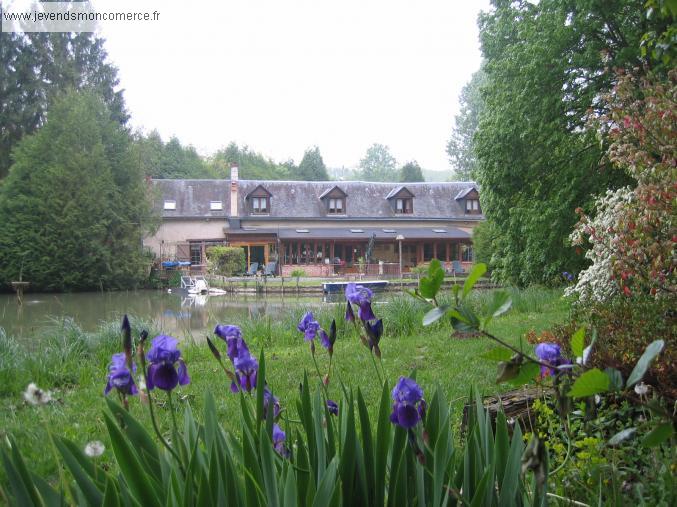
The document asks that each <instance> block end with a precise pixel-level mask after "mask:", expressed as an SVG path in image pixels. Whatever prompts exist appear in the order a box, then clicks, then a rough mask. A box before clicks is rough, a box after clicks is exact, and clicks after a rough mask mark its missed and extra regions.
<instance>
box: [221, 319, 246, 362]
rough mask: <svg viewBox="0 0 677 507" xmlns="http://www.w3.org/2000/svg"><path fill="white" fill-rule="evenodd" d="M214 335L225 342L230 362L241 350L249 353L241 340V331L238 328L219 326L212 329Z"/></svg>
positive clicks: (242, 339)
mask: <svg viewBox="0 0 677 507" xmlns="http://www.w3.org/2000/svg"><path fill="white" fill-rule="evenodd" d="M214 334H215V335H216V336H218V337H219V338H221V339H222V340H224V341H225V342H226V345H227V346H228V357H229V358H230V360H231V362H234V361H235V358H236V357H237V356H238V355H239V353H240V350H241V349H244V350H245V351H246V352H249V348H247V344H246V343H245V341H244V338H242V330H241V329H240V328H239V327H238V326H230V325H222V324H219V325H217V326H216V327H215V328H214Z"/></svg>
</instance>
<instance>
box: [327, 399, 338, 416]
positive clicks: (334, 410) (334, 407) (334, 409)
mask: <svg viewBox="0 0 677 507" xmlns="http://www.w3.org/2000/svg"><path fill="white" fill-rule="evenodd" d="M327 409H329V413H330V414H333V415H338V411H339V407H338V404H337V403H336V402H335V401H334V400H327Z"/></svg>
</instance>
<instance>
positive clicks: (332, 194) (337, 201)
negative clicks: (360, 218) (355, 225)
mask: <svg viewBox="0 0 677 507" xmlns="http://www.w3.org/2000/svg"><path fill="white" fill-rule="evenodd" d="M347 196H348V194H346V193H345V192H344V191H343V190H342V189H341V188H340V187H339V186H337V185H336V186H333V187H331V188H328V189H327V190H325V191H324V192H322V193H321V194H320V201H322V203H323V204H324V206H325V209H326V210H327V215H345V214H346V197H347Z"/></svg>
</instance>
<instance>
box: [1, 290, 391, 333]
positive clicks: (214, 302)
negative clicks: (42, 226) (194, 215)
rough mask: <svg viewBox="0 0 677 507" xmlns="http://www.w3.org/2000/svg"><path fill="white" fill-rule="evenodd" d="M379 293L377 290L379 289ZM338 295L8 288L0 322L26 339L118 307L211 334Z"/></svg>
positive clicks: (115, 314) (88, 325) (169, 329)
mask: <svg viewBox="0 0 677 507" xmlns="http://www.w3.org/2000/svg"><path fill="white" fill-rule="evenodd" d="M381 296H382V295H381ZM339 301H341V302H342V301H343V296H342V295H330V296H323V295H320V294H314V295H310V296H296V295H292V296H290V295H285V296H284V297H282V296H281V295H278V294H275V295H270V294H269V295H267V296H262V295H255V294H237V295H219V296H203V295H196V296H190V295H188V294H186V293H185V292H179V293H177V292H176V291H175V292H173V293H169V292H167V291H159V290H143V291H128V292H103V293H101V292H79V293H69V294H38V293H28V294H26V295H25V296H24V304H23V305H21V306H19V305H18V304H17V300H16V296H15V295H13V294H0V327H1V328H3V329H4V330H5V333H6V334H7V335H8V336H13V337H16V338H17V339H19V340H30V339H31V338H34V337H37V336H39V335H40V333H41V331H42V330H44V329H45V328H48V327H50V326H53V325H54V324H55V323H57V322H59V321H61V320H63V319H64V318H72V319H73V320H74V321H75V322H76V323H77V325H78V326H79V327H80V328H81V329H83V330H84V331H95V330H96V329H97V328H98V326H99V325H100V324H101V323H102V322H105V321H110V320H114V319H118V318H120V316H121V315H122V314H124V313H127V314H130V315H134V316H136V317H140V318H142V319H144V320H148V321H153V322H154V323H155V324H156V327H157V329H158V330H159V331H161V332H163V333H165V334H170V335H173V336H176V337H186V336H189V335H192V336H193V337H195V338H198V337H200V336H203V335H205V334H211V332H212V330H213V329H214V326H215V325H216V324H217V323H227V322H233V321H237V322H241V321H242V320H243V319H247V318H249V319H255V318H260V317H262V316H265V315H271V316H275V315H276V314H279V313H280V312H282V311H285V310H287V309H289V308H292V307H294V306H300V305H303V306H304V307H312V306H318V305H321V304H323V303H324V304H326V303H337V302H339Z"/></svg>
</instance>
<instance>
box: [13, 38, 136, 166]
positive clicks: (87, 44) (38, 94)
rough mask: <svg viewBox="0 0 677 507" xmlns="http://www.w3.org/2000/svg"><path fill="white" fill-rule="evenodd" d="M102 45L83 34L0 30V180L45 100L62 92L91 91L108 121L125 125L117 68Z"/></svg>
mask: <svg viewBox="0 0 677 507" xmlns="http://www.w3.org/2000/svg"><path fill="white" fill-rule="evenodd" d="M103 45H104V40H103V39H102V38H100V37H96V36H95V35H94V34H92V33H86V32H81V33H47V32H44V33H27V34H18V33H12V32H2V31H0V178H2V177H4V176H5V175H6V174H7V171H8V169H9V166H10V164H11V152H12V150H13V148H14V146H15V145H16V144H17V143H18V142H19V141H20V140H21V138H22V137H23V136H24V135H26V134H30V133H32V132H34V131H35V130H36V129H37V128H38V127H39V126H40V125H41V124H42V123H43V122H44V120H45V115H46V112H47V110H48V108H49V104H50V102H51V100H52V99H53V98H54V97H55V95H56V94H58V93H60V92H62V91H64V90H67V89H91V90H94V91H95V92H96V93H97V94H99V95H100V96H101V97H103V100H104V101H105V103H106V105H107V106H108V111H109V114H110V115H111V119H113V120H115V121H118V122H120V123H121V124H124V123H125V122H126V121H127V119H128V115H127V112H126V110H125V104H124V99H123V97H122V90H120V89H119V88H118V84H119V81H118V77H117V69H116V68H115V67H114V66H112V65H111V64H110V63H109V62H108V61H107V54H106V51H105V49H104V46H103Z"/></svg>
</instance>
